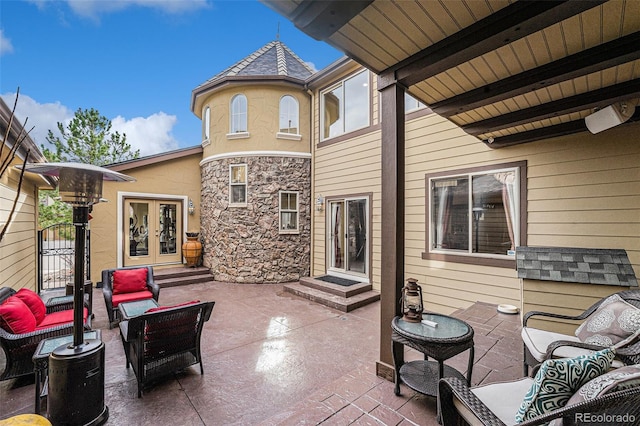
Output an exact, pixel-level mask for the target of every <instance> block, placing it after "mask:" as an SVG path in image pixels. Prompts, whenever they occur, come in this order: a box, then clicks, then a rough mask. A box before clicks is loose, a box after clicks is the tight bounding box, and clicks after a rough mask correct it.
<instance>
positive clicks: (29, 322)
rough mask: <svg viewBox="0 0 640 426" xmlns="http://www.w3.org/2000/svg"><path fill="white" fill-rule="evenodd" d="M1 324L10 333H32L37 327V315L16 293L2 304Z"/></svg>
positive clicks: (0, 307)
mask: <svg viewBox="0 0 640 426" xmlns="http://www.w3.org/2000/svg"><path fill="white" fill-rule="evenodd" d="M0 326H1V327H2V328H4V329H5V330H6V331H8V332H9V333H13V334H23V333H31V332H32V331H34V330H35V329H36V317H34V316H33V313H31V310H30V309H29V307H28V306H27V305H26V304H25V303H24V302H23V301H22V300H21V299H19V298H17V297H16V296H15V295H13V296H11V297H10V298H8V299H7V301H6V302H4V303H3V304H2V305H0Z"/></svg>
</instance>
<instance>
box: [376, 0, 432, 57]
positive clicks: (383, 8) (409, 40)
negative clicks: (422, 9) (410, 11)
mask: <svg viewBox="0 0 640 426" xmlns="http://www.w3.org/2000/svg"><path fill="white" fill-rule="evenodd" d="M401 6H402V4H401V3H400V4H398V3H395V2H390V1H388V2H376V3H374V4H373V6H372V7H371V9H373V10H375V11H376V12H377V13H379V14H380V15H382V16H384V17H385V18H386V19H387V20H388V21H389V23H390V24H391V25H393V28H394V29H395V31H396V32H395V33H390V34H388V35H389V36H390V37H391V38H392V39H394V41H396V42H398V43H404V49H405V50H406V51H407V52H409V54H410V55H413V54H414V53H416V52H418V51H420V50H421V46H425V45H428V44H431V41H430V40H429V39H428V38H427V36H426V34H425V33H424V31H422V29H421V28H420V27H419V26H418V25H417V24H416V22H415V21H414V20H413V19H411V17H410V16H409V15H407V14H405V13H403V11H402V9H401ZM398 33H400V34H398ZM394 34H398V38H396V37H394Z"/></svg>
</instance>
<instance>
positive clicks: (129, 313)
mask: <svg viewBox="0 0 640 426" xmlns="http://www.w3.org/2000/svg"><path fill="white" fill-rule="evenodd" d="M157 307H158V302H156V301H155V300H154V299H144V300H136V301H133V302H123V303H120V304H119V305H118V310H119V311H120V315H121V316H122V320H123V321H128V320H130V319H131V318H133V317H137V316H140V315H142V314H144V313H145V312H146V311H148V310H149V309H151V308H157Z"/></svg>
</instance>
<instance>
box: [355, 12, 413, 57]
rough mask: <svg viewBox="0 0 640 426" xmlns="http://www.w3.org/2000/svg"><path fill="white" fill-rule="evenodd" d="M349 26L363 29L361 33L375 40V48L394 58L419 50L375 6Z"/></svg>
mask: <svg viewBox="0 0 640 426" xmlns="http://www.w3.org/2000/svg"><path fill="white" fill-rule="evenodd" d="M351 24H352V25H353V26H356V27H359V28H363V29H364V31H361V32H362V33H364V34H367V36H368V37H369V38H370V39H371V40H375V44H376V46H378V47H379V48H380V49H383V50H385V51H387V52H391V55H392V56H393V57H395V58H400V59H404V58H406V57H408V56H410V55H412V54H414V53H415V52H417V51H418V50H420V49H419V47H418V46H417V45H416V44H415V42H413V41H412V40H411V36H410V35H409V34H408V33H407V32H405V31H404V30H403V29H401V28H400V27H398V26H397V25H396V24H395V22H392V21H391V19H390V18H389V17H388V16H386V15H385V14H384V13H382V12H381V11H380V10H379V9H378V8H377V7H375V5H373V6H371V7H370V8H368V9H367V10H365V11H364V12H362V13H361V14H360V15H358V16H357V17H355V18H353V20H352V21H351Z"/></svg>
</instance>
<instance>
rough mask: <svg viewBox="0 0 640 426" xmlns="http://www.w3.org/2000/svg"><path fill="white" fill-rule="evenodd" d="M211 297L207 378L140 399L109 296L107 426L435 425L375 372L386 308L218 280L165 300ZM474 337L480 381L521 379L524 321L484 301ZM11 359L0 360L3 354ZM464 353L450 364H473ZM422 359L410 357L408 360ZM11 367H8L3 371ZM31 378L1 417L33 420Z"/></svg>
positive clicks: (6, 396) (179, 378) (175, 382)
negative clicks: (322, 301)
mask: <svg viewBox="0 0 640 426" xmlns="http://www.w3.org/2000/svg"><path fill="white" fill-rule="evenodd" d="M195 299H197V300H214V301H215V302H216V305H215V307H214V309H213V314H212V316H211V320H210V321H209V322H207V323H206V324H205V327H204V331H203V334H202V351H203V354H204V355H203V358H204V375H202V376H201V375H200V374H199V369H198V368H196V367H191V368H189V369H187V370H186V371H185V372H182V373H179V374H177V375H175V376H174V377H170V378H168V379H167V380H165V381H162V382H160V383H158V384H156V385H154V386H152V387H150V388H149V389H147V390H146V391H145V392H144V394H143V397H142V398H140V399H139V398H137V391H136V380H135V376H134V374H133V371H131V370H130V369H129V370H127V369H126V368H125V358H124V352H123V350H122V343H121V341H120V337H119V332H118V328H117V327H115V328H114V329H112V330H109V328H108V325H107V316H106V312H105V307H104V303H103V298H102V293H101V290H100V289H94V298H93V300H94V313H95V319H94V321H93V326H94V328H99V329H101V330H102V339H103V341H104V342H105V344H106V360H107V361H106V367H105V403H106V404H107V406H108V407H109V420H108V421H107V424H108V425H158V424H175V425H303V424H304V425H306V424H323V425H347V424H354V425H381V424H384V425H436V424H437V422H436V420H435V418H436V416H435V413H436V402H435V399H434V398H431V397H425V396H422V395H420V394H417V393H415V392H413V391H411V390H410V389H409V388H407V387H406V386H404V385H403V386H402V387H401V390H402V395H401V396H395V395H394V392H393V387H394V385H393V383H391V382H389V381H386V380H384V379H381V378H379V377H377V376H376V374H375V371H376V361H377V360H378V358H379V356H378V353H379V325H378V324H379V317H380V307H379V302H377V303H374V304H371V305H368V306H365V307H363V308H360V309H357V310H355V311H352V312H350V313H346V314H345V313H342V312H339V311H336V310H334V309H331V308H328V307H325V306H322V305H319V304H315V303H313V302H310V301H308V300H306V299H302V298H299V297H297V296H293V295H291V294H289V293H285V292H284V291H283V288H282V285H248V284H240V285H238V284H227V283H218V282H214V283H211V284H192V285H185V286H180V287H168V288H163V289H162V290H161V292H160V300H159V301H160V304H161V305H170V304H174V303H179V302H185V301H189V300H195ZM454 315H455V316H456V317H458V318H461V319H464V320H465V321H467V322H468V323H469V324H471V325H472V326H473V328H474V330H475V338H474V340H475V353H476V354H475V366H474V370H473V376H472V378H473V380H472V381H473V383H474V384H477V383H481V382H493V381H498V380H508V379H513V378H516V377H519V376H520V374H521V371H522V367H521V365H522V354H521V353H522V346H521V345H522V344H521V341H520V337H519V329H520V323H519V317H518V316H511V315H505V314H500V313H497V312H496V307H495V306H493V305H488V304H483V303H476V304H475V305H473V306H471V307H470V308H468V309H466V310H462V311H458V312H456V313H455V314H454ZM1 356H2V355H0V357H1ZM466 356H467V352H465V353H463V354H461V355H458V356H457V357H455V358H452V359H451V360H449V361H448V362H447V363H448V364H450V365H452V366H454V367H456V368H458V369H460V370H464V368H466ZM420 358H421V354H419V353H417V352H415V351H413V350H410V349H407V351H406V359H407V360H412V359H420ZM1 363H2V360H1V359H0V364H1ZM33 409H34V384H33V379H32V378H29V377H27V378H22V379H18V380H7V381H4V382H0V419H5V418H7V417H10V416H13V415H16V414H22V413H32V412H33Z"/></svg>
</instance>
